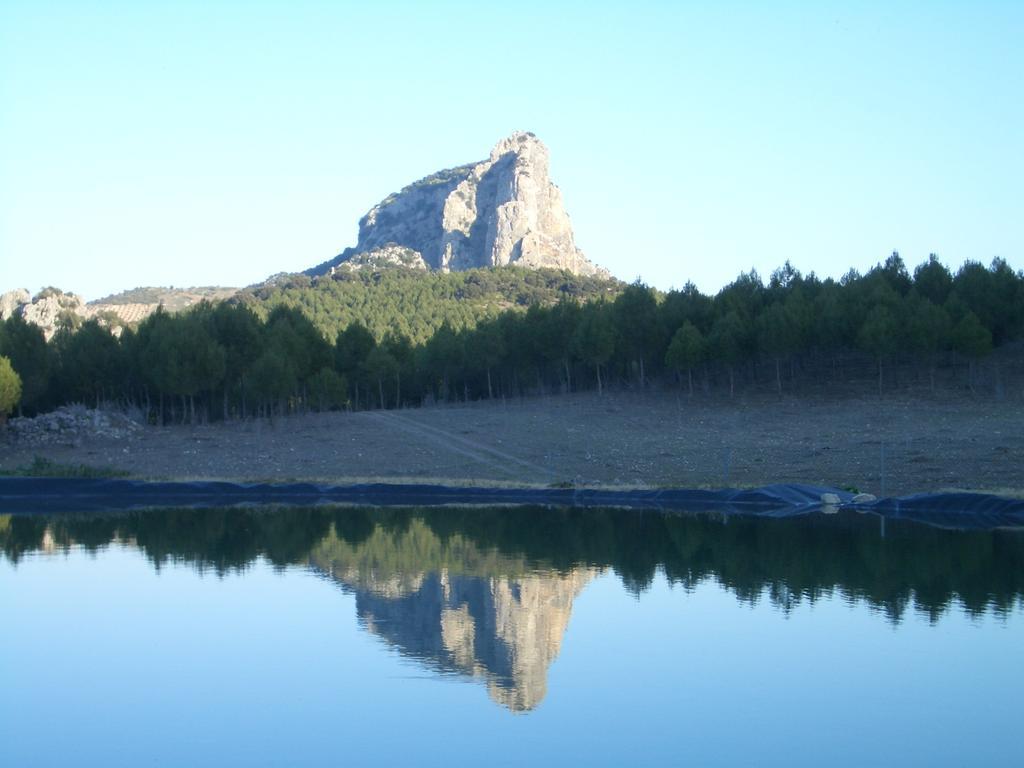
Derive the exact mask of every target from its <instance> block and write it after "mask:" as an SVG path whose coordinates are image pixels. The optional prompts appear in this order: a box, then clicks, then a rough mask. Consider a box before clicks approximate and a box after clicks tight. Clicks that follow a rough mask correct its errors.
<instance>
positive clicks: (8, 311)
mask: <svg viewBox="0 0 1024 768" xmlns="http://www.w3.org/2000/svg"><path fill="white" fill-rule="evenodd" d="M31 301H32V296H31V294H30V293H29V292H28V291H27V290H25V289H24V288H18V289H16V290H13V291H8V292H7V293H5V294H3V295H0V322H2V321H4V320H6V319H7V318H9V317H12V316H14V315H15V314H16V313H17V312H18V310H20V309H21V308H22V307H23V306H25V305H26V304H29V303H31Z"/></svg>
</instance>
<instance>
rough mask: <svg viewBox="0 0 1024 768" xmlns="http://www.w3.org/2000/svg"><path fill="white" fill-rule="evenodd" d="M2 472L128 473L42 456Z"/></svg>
mask: <svg viewBox="0 0 1024 768" xmlns="http://www.w3.org/2000/svg"><path fill="white" fill-rule="evenodd" d="M0 474H4V475H7V476H9V477H86V478H109V477H127V476H128V473H127V472H125V471H123V470H120V469H114V468H113V467H94V466H90V465H88V464H61V463H60V462H57V461H51V460H50V459H47V458H44V457H42V456H35V457H34V458H33V459H32V463H31V464H26V465H25V466H23V467H18V468H17V469H13V470H10V471H7V472H2V473H0Z"/></svg>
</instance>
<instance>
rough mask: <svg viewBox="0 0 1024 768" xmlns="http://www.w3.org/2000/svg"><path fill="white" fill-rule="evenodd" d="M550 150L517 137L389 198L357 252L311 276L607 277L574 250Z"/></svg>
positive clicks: (366, 224) (365, 224) (527, 136)
mask: <svg viewBox="0 0 1024 768" xmlns="http://www.w3.org/2000/svg"><path fill="white" fill-rule="evenodd" d="M548 165H549V156H548V149H547V147H546V146H544V144H543V142H541V141H540V139H538V138H537V137H536V136H535V135H534V134H532V133H529V132H525V131H516V132H515V133H512V134H511V135H509V136H507V137H506V138H504V139H502V140H501V141H499V142H498V143H497V144H495V146H494V148H493V149H492V150H491V153H490V155H489V157H488V158H487V159H486V160H483V161H480V162H478V163H470V164H468V165H462V166H458V167H456V168H450V169H447V170H443V171H438V172H437V173H434V174H431V175H430V176H427V177H425V178H423V179H420V180H419V181H417V182H415V183H413V184H410V185H409V186H407V187H405V188H403V189H402V190H401V191H400V192H397V193H395V194H392V195H389V196H388V197H386V198H385V199H384V200H382V201H381V202H380V203H378V204H377V205H375V206H374V207H373V208H371V209H370V211H369V212H367V214H366V215H365V216H364V217H363V218H362V219H361V220H360V222H359V241H358V243H357V244H356V246H355V247H353V248H348V249H346V250H345V251H344V252H343V253H341V254H340V255H339V256H337V257H336V258H334V259H331V260H330V261H327V262H325V263H323V264H321V265H319V266H317V267H314V268H313V269H310V270H307V274H310V275H322V274H333V272H334V271H336V270H338V269H343V270H345V269H347V270H354V269H361V268H363V267H366V266H374V265H380V264H387V263H392V264H393V263H395V262H396V258H397V256H396V254H401V259H400V261H401V262H402V263H403V264H406V265H409V266H414V267H416V268H421V269H422V268H423V267H424V266H425V267H426V268H427V269H431V270H441V271H445V272H448V271H458V270H465V269H473V268H476V267H497V266H504V265H507V264H517V265H520V266H524V267H530V268H535V269H539V268H543V267H550V268H554V269H565V270H568V271H570V272H573V273H576V274H582V275H607V272H605V270H603V269H600V268H599V267H596V266H595V265H594V264H592V263H590V262H589V261H588V260H587V259H586V258H585V257H584V255H583V253H582V252H581V251H580V250H579V249H578V248H577V247H576V243H575V240H574V238H573V231H572V225H571V223H570V222H569V216H568V214H567V213H566V212H565V207H564V205H563V203H562V193H561V192H560V191H559V189H558V187H556V186H555V185H554V183H552V181H551V179H550V177H549V173H548Z"/></svg>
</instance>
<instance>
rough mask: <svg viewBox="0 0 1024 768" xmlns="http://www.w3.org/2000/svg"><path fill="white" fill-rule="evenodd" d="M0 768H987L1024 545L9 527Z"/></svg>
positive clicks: (357, 515)
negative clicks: (568, 767)
mask: <svg viewBox="0 0 1024 768" xmlns="http://www.w3.org/2000/svg"><path fill="white" fill-rule="evenodd" d="M0 542H2V544H3V552H4V556H3V558H0V610H2V612H3V615H4V616H5V617H6V626H7V627H8V629H7V630H6V631H5V632H4V633H3V634H2V635H0V637H2V638H3V639H2V640H0V650H2V651H3V653H2V654H0V656H2V658H4V659H5V662H4V664H3V678H4V686H3V690H2V692H0V721H2V722H3V723H4V725H3V726H2V727H0V731H2V734H3V742H4V745H5V746H4V753H5V755H6V757H5V760H4V763H5V764H10V765H47V764H53V765H57V764H64V763H65V762H66V761H67V759H69V758H71V759H73V761H74V762H76V763H77V764H80V765H137V764H140V763H141V764H147V763H152V764H166V765H183V764H189V765H195V764H234V763H239V762H247V763H249V764H255V765H282V764H309V763H314V762H315V763H319V764H322V763H324V762H328V763H362V762H366V761H368V760H374V761H377V762H380V763H382V764H387V763H404V764H416V765H433V764H437V765H440V764H448V765H450V764H453V763H465V762H470V761H476V760H480V761H484V760H486V761H487V762H488V763H491V764H497V765H524V764H527V765H545V764H551V763H556V762H561V763H566V762H572V763H581V762H586V763H589V764H593V765H622V764H651V765H655V764H665V763H672V764H678V763H691V762H692V763H694V764H700V765H707V764H750V763H752V762H756V763H757V764H760V765H766V764H782V763H785V764H790V765H791V764H820V763H822V762H827V763H829V764H847V765H864V764H892V763H895V762H902V763H904V764H907V763H908V762H909V763H915V764H931V765H936V764H972V765H979V764H1005V763H1006V762H1008V761H1009V762H1012V759H1011V758H1012V757H1013V755H1019V749H1018V747H1019V745H1018V744H1017V743H1016V741H1015V740H1013V739H1012V738H1011V734H1012V733H1014V732H1015V725H1016V716H1015V714H1014V713H1015V711H1016V708H1017V706H1018V702H1019V691H1020V690H1021V684H1022V683H1024V664H1022V663H1021V662H1020V661H1019V656H1020V654H1019V648H1020V647H1022V642H1021V641H1022V640H1024V636H1022V635H1024V631H1022V626H1024V625H1022V621H1021V618H1022V601H1021V595H1022V594H1024V588H1022V587H1024V569H1022V567H1021V566H1022V563H1024V537H1021V536H1020V535H1019V534H1014V533H1010V532H1005V531H1002V532H1000V531H996V532H972V533H967V534H963V533H953V532H949V531H938V530H933V529H925V528H920V527H917V526H895V527H890V528H889V529H888V531H887V532H886V536H885V537H884V538H882V537H881V535H880V531H879V529H878V526H877V525H875V524H873V522H872V521H871V520H868V519H866V518H858V517H857V516H854V517H847V518H813V519H803V520H796V521H794V520H745V519H741V520H731V521H730V522H729V523H728V524H725V523H723V522H722V521H721V520H720V519H717V518H716V517H715V516H707V515H705V516H680V517H664V516H661V515H654V514H641V513H636V512H613V511H608V512H597V513H594V512H587V513H577V512H571V511H552V510H429V511H427V510H420V511H415V510H404V511H376V512H374V511H368V510H323V509H315V510H280V511H270V512H267V511H261V512H255V511H246V510H218V511H196V510H177V511H164V512H150V513H142V514H128V515H124V514H121V515H111V516H100V517H95V516H93V517H77V518H53V519H49V520H47V519H44V518H32V517H17V518H16V517H9V516H0Z"/></svg>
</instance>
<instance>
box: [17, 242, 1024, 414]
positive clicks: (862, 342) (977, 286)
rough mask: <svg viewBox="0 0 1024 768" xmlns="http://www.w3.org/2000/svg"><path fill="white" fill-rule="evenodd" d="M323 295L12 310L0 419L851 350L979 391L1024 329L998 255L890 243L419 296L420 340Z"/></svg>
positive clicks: (647, 379) (339, 399) (293, 401)
mask: <svg viewBox="0 0 1024 768" xmlns="http://www.w3.org/2000/svg"><path fill="white" fill-rule="evenodd" d="M510 274H511V273H510ZM403 279H404V278H403ZM418 279H420V280H422V279H423V278H422V277H419V278H418ZM462 279H465V278H462ZM486 279H489V280H495V279H497V280H506V281H508V280H510V278H509V277H508V275H505V276H500V275H499V276H497V277H494V276H486ZM407 282H408V283H409V285H415V284H416V283H415V282H414V281H411V280H409V281H407ZM513 282H514V280H513ZM331 289H332V291H334V292H335V293H336V292H337V291H339V290H341V291H343V290H344V286H341V288H338V286H337V285H334V284H332V285H331ZM316 290H317V287H316V286H315V285H310V286H307V287H305V288H304V291H305V292H304V293H303V291H302V290H299V292H298V294H297V295H296V294H294V293H293V295H292V296H291V301H290V303H285V301H284V300H283V298H285V297H282V296H281V295H278V296H277V297H276V302H275V304H276V305H273V306H271V303H270V302H269V300H267V297H265V301H264V303H263V304H260V303H259V301H258V300H257V299H256V298H254V297H252V296H249V297H247V298H243V299H242V300H235V301H225V302H220V303H217V304H210V303H205V302H204V303H202V304H200V305H198V306H196V307H195V308H193V309H191V310H188V311H185V312H182V313H179V314H173V315H172V314H169V313H166V312H163V311H158V312H156V313H154V314H153V315H151V316H150V317H148V318H147V319H145V320H144V321H142V322H141V323H140V324H139V325H138V326H137V327H136V328H133V329H128V330H125V331H124V333H122V334H121V336H120V337H116V336H114V335H113V334H112V333H111V332H110V330H108V329H107V328H106V327H104V326H103V325H102V324H101V323H100V322H98V321H96V320H90V321H87V322H85V323H82V324H81V325H80V326H79V327H73V324H71V323H68V324H67V325H65V326H64V327H62V328H61V329H60V330H59V331H58V332H57V334H56V335H55V336H54V338H53V339H52V340H51V341H50V342H47V341H46V340H45V338H44V337H43V334H42V331H41V330H40V329H39V328H37V327H36V326H33V325H30V324H28V323H26V322H25V321H24V320H23V319H22V318H21V317H19V316H14V317H11V318H9V319H8V320H6V321H5V322H4V323H2V324H0V419H2V418H4V416H6V414H8V413H11V412H12V411H15V410H17V411H18V412H21V413H26V414H29V415H31V414H35V413H39V412H43V411H46V410H50V409H52V408H54V407H57V406H60V405H63V404H68V403H78V402H83V403H87V404H99V403H103V402H112V403H118V404H121V405H123V406H126V407H134V408H139V409H141V410H142V411H143V412H144V413H145V415H146V419H147V420H148V421H150V422H151V423H155V424H165V423H168V422H190V423H196V422H198V421H209V420H217V419H233V418H251V417H265V416H277V415H283V414H287V413H293V412H300V411H301V412H306V411H325V410H336V409H344V408H352V409H366V408H395V407H404V406H412V405H420V404H422V403H424V402H439V401H454V400H475V399H483V398H497V397H517V396H521V395H524V394H530V393H537V392H568V391H579V390H587V389H595V390H597V391H598V392H602V391H603V390H604V389H605V388H606V387H608V386H631V387H638V388H645V387H650V386H676V385H678V386H681V387H682V390H683V392H684V393H687V394H689V395H693V394H694V392H695V391H714V392H718V393H723V394H726V393H727V394H728V395H729V396H735V395H736V393H737V390H742V389H743V388H745V387H751V386H758V387H761V388H764V387H768V386H771V387H772V388H774V389H775V390H776V391H777V392H778V393H780V394H782V393H783V392H784V391H786V390H787V388H792V387H793V386H795V385H796V384H797V383H800V385H801V386H803V387H805V388H806V387H807V386H817V385H820V384H824V383H826V382H827V381H829V380H831V379H834V378H836V377H837V376H839V375H841V373H840V371H839V370H838V369H837V361H842V360H844V359H847V358H849V357H850V356H853V357H855V358H856V359H857V360H858V361H859V364H860V365H863V363H864V362H869V364H870V365H871V366H873V367H874V368H875V369H876V372H875V375H876V376H877V385H878V392H879V394H882V393H884V392H885V391H886V390H887V387H888V388H891V386H892V382H891V381H890V380H889V379H891V376H889V377H888V378H887V372H890V373H891V371H892V370H893V366H894V365H895V364H896V363H897V362H899V363H900V364H901V365H903V366H904V367H905V366H907V365H910V366H911V367H912V368H913V369H914V370H915V371H916V372H917V373H918V374H919V375H920V378H921V380H922V381H924V382H930V384H931V386H932V387H933V388H934V386H935V371H936V368H937V366H938V365H939V363H940V361H942V360H949V359H953V360H955V361H957V362H958V363H960V364H962V367H963V379H962V386H963V387H964V388H965V389H966V388H973V387H974V383H975V366H976V364H977V362H978V361H981V360H984V359H985V358H986V357H988V356H989V355H990V354H991V353H992V352H993V350H995V349H997V348H1000V347H1004V346H1006V345H1008V344H1012V343H1013V342H1016V341H1019V340H1020V339H1021V338H1022V336H1024V273H1021V272H1014V271H1013V270H1012V269H1011V268H1010V267H1009V266H1008V265H1007V264H1006V262H1005V261H1003V260H1000V259H996V260H995V261H993V262H992V264H991V265H990V266H988V267H986V266H984V265H982V264H980V263H977V262H970V261H969V262H965V263H964V264H963V265H962V266H961V267H960V268H959V269H958V270H957V271H956V273H955V274H953V273H951V272H950V270H948V269H947V268H946V267H945V266H944V265H943V264H942V263H941V262H939V261H938V259H937V258H935V257H934V256H933V257H931V258H929V260H928V261H926V262H924V263H922V264H921V265H919V266H918V267H917V268H916V269H914V270H913V273H911V272H910V271H909V270H908V269H907V267H906V265H905V264H904V262H903V261H902V259H901V258H900V257H899V255H898V254H895V253H894V254H893V255H892V256H890V257H889V258H888V259H887V260H886V261H885V262H884V263H883V264H879V265H878V266H876V267H875V268H873V269H872V270H870V271H868V272H867V273H866V274H864V275H860V274H857V273H856V272H852V271H851V272H850V273H848V274H847V275H846V276H844V277H843V278H842V279H840V280H833V279H831V278H829V279H825V280H822V279H819V278H818V277H816V276H815V275H814V274H809V275H806V276H805V275H802V274H801V273H800V272H799V271H797V270H796V269H794V268H793V267H792V266H791V265H790V264H789V263H787V264H786V265H784V266H783V267H782V268H780V269H778V270H776V271H775V272H773V273H772V275H771V276H770V278H769V279H768V280H767V281H763V280H762V279H761V278H760V277H759V276H758V275H757V274H756V273H755V272H750V273H745V274H741V275H740V276H739V277H738V278H737V279H736V280H735V281H734V282H732V283H731V284H729V285H728V286H726V287H725V288H723V289H722V290H721V291H719V292H718V293H717V294H715V295H714V296H708V295H705V294H702V293H701V292H700V291H698V290H697V289H696V287H695V286H693V285H692V284H687V285H686V286H685V287H684V288H682V289H680V290H673V291H669V292H668V293H664V294H662V293H660V292H658V291H656V290H654V289H652V288H649V287H648V286H645V285H643V284H642V283H640V282H636V283H633V284H632V285H629V286H626V287H625V288H624V289H622V290H621V291H619V292H617V295H615V296H614V298H611V297H610V296H602V295H601V293H600V287H597V289H595V291H594V292H591V293H583V294H582V295H581V296H576V295H573V293H572V292H566V291H563V292H562V293H561V294H560V295H561V298H560V299H559V300H557V301H555V302H554V303H551V304H548V305H546V306H545V305H542V304H540V303H536V302H535V303H532V304H530V306H529V307H528V308H526V309H525V311H524V310H523V309H519V308H506V309H504V310H503V311H500V312H497V313H495V314H487V313H486V312H484V313H483V314H479V313H478V315H475V316H474V315H469V316H467V315H466V314H463V315H460V316H459V317H457V318H455V319H452V318H449V317H447V316H445V317H440V316H439V315H438V308H437V306H427V305H417V307H416V309H415V311H417V312H420V313H422V314H423V316H425V317H426V316H430V317H432V321H431V323H432V324H426V325H424V324H423V323H412V325H414V326H415V327H416V328H417V329H419V331H418V333H417V337H418V338H417V339H414V338H411V337H410V335H409V334H407V333H404V332H402V331H401V330H399V329H400V328H407V327H409V322H411V321H412V320H416V319H417V318H406V319H407V323H406V324H404V325H403V324H400V323H398V322H395V321H389V320H388V317H387V316H386V315H382V314H381V312H380V308H379V307H376V308H375V307H373V306H368V307H366V308H365V311H364V314H365V315H366V317H365V318H361V317H359V316H358V312H357V311H355V310H352V309H351V307H352V303H351V302H350V303H349V305H348V306H349V311H354V312H355V315H354V316H353V318H352V319H351V320H350V321H349V322H348V323H347V324H346V325H345V326H344V328H343V329H342V330H340V332H338V333H337V335H336V336H334V337H333V338H329V337H328V336H325V334H324V332H323V324H322V323H321V324H318V323H315V322H314V320H313V319H311V317H310V316H309V313H308V311H307V309H306V307H304V306H303V301H300V300H299V298H301V297H302V296H305V297H306V298H307V300H309V301H319V302H322V301H323V296H322V295H320V294H315V292H316ZM320 293H321V294H322V293H323V292H322V291H321V292H320ZM314 294H315V295H314ZM425 295H426V296H427V298H425V299H424V298H423V296H421V300H422V301H424V302H427V303H429V301H430V299H429V295H430V294H429V293H428V294H425ZM547 295H551V294H550V292H549V294H547ZM297 296H298V297H299V298H297ZM310 296H313V298H312V299H310V298H309V297H310ZM581 298H582V299H585V300H583V301H581V300H580V299H581ZM339 300H344V299H343V298H342V299H339ZM375 310H376V311H375ZM401 311H402V312H403V313H405V314H408V312H409V311H411V310H410V309H409V305H408V304H407V305H404V306H402V308H401ZM442 314H443V313H442ZM438 320H440V325H439V326H438V325H437V322H438ZM389 326H390V327H389ZM371 327H372V328H374V329H375V331H376V332H372V331H371V330H370V328H371ZM431 327H436V330H433V332H432V333H430V335H429V336H428V335H427V332H428V330H429V328H431Z"/></svg>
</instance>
